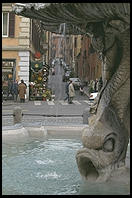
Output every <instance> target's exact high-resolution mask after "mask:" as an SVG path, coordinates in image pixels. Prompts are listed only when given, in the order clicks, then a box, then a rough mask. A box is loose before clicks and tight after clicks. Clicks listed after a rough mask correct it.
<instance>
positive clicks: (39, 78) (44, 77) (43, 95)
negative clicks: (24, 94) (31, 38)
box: [29, 61, 51, 101]
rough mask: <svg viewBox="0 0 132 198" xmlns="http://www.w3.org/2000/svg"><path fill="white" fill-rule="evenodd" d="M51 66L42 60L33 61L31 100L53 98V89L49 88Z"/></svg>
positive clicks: (30, 87) (31, 67)
mask: <svg viewBox="0 0 132 198" xmlns="http://www.w3.org/2000/svg"><path fill="white" fill-rule="evenodd" d="M48 75H49V66H48V65H46V64H44V65H43V62H42V61H33V62H31V65H30V83H29V93H30V100H40V101H41V100H51V91H50V90H49V89H48V88H47V81H48Z"/></svg>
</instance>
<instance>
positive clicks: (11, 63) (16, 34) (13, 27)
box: [2, 3, 49, 100]
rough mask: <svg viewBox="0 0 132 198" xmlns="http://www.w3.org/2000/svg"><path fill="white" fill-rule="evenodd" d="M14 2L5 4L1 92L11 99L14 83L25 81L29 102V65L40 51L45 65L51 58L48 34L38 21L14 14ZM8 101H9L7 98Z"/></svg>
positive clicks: (3, 7) (3, 8) (3, 13)
mask: <svg viewBox="0 0 132 198" xmlns="http://www.w3.org/2000/svg"><path fill="white" fill-rule="evenodd" d="M13 5H14V3H2V89H3V94H5V97H6V96H8V97H9V92H10V90H9V89H10V84H11V83H12V81H15V80H18V81H19V82H20V80H21V79H23V80H24V81H25V83H26V85H27V100H28V99H29V73H30V71H29V70H30V63H31V61H32V60H34V54H35V53H36V52H37V51H40V52H41V53H42V55H43V60H44V61H45V62H48V61H49V57H48V40H47V38H48V33H47V32H44V30H43V31H42V29H41V26H40V24H39V23H38V22H36V21H35V20H31V19H29V18H26V17H22V16H18V15H15V14H14V13H13V12H12V6H13ZM7 99H8V98H7Z"/></svg>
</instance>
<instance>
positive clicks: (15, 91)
mask: <svg viewBox="0 0 132 198" xmlns="http://www.w3.org/2000/svg"><path fill="white" fill-rule="evenodd" d="M12 93H13V99H14V102H17V98H18V81H17V80H16V81H15V82H13V84H12Z"/></svg>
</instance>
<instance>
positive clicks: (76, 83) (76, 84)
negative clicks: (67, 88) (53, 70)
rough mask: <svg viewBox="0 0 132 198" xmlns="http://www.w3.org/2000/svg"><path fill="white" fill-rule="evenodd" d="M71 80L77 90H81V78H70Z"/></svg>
mask: <svg viewBox="0 0 132 198" xmlns="http://www.w3.org/2000/svg"><path fill="white" fill-rule="evenodd" d="M69 80H72V83H73V85H74V88H75V89H79V88H80V86H81V84H82V83H81V80H80V79H79V78H70V79H69Z"/></svg>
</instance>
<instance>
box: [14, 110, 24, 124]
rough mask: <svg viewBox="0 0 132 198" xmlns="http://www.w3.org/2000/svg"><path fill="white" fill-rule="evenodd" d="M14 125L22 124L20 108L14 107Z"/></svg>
mask: <svg viewBox="0 0 132 198" xmlns="http://www.w3.org/2000/svg"><path fill="white" fill-rule="evenodd" d="M13 118H14V119H13V121H14V124H17V123H21V122H22V109H21V107H15V108H14V111H13Z"/></svg>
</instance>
